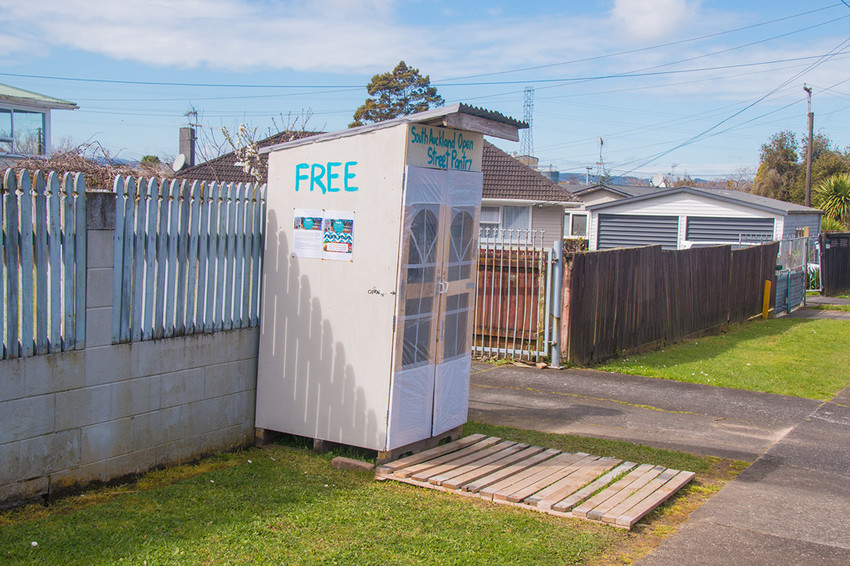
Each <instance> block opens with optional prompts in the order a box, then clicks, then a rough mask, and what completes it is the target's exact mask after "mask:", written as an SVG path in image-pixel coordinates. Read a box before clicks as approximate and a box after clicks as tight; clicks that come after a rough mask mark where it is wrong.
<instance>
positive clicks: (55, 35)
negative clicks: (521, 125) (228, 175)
mask: <svg viewBox="0 0 850 566" xmlns="http://www.w3.org/2000/svg"><path fill="white" fill-rule="evenodd" d="M0 22H2V23H3V25H2V26H0V82H2V83H6V84H10V85H13V86H16V87H19V88H23V89H27V90H32V91H35V92H39V93H42V94H47V95H50V96H54V97H58V98H62V99H65V100H70V101H73V102H75V103H76V104H78V105H79V107H80V108H79V109H78V110H73V111H65V110H58V111H54V112H53V113H52V124H53V144H54V145H60V144H73V145H78V144H83V143H91V142H97V143H99V144H100V145H102V146H103V147H104V148H106V149H107V150H108V151H109V152H110V154H112V155H113V156H118V157H122V158H127V159H140V158H141V157H142V156H143V155H148V154H150V155H157V156H160V157H161V158H163V159H167V160H171V159H173V158H174V156H175V155H176V154H177V153H178V139H179V136H178V130H179V128H180V127H181V126H185V125H187V124H188V123H189V122H194V123H198V124H201V127H200V128H199V129H200V131H201V133H200V134H199V138H200V140H201V142H202V144H203V147H201V148H200V150H201V151H202V152H205V153H207V154H211V153H213V152H214V151H215V149H214V147H215V145H216V144H217V143H221V142H223V139H222V137H221V127H222V126H225V127H227V128H229V129H230V130H231V131H233V130H235V129H236V128H238V126H239V125H240V124H245V125H247V126H249V127H250V128H257V131H258V133H259V134H260V137H264V135H265V134H267V133H269V131H270V129H272V130H274V128H276V127H277V126H280V125H281V124H284V125H285V124H287V123H289V122H291V120H292V119H293V118H294V117H303V116H305V115H306V116H309V118H308V119H307V124H306V127H307V129H310V130H321V131H334V130H339V129H343V128H345V127H347V125H348V123H349V122H351V120H352V114H353V112H354V110H355V109H356V108H357V107H358V106H359V105H360V104H362V103H363V101H364V99H365V98H366V96H367V92H366V89H365V85H366V84H367V83H368V82H369V80H370V78H371V77H372V76H373V75H374V74H376V73H383V72H387V71H390V70H391V69H392V68H393V67H394V66H395V65H396V64H397V63H398V62H399V61H400V60H404V61H405V62H406V63H407V64H408V65H409V66H412V67H415V68H418V69H419V70H420V72H421V73H422V74H424V75H428V76H429V77H430V80H431V84H432V85H434V86H436V87H437V90H438V92H439V93H440V94H441V95H442V96H443V98H444V99H445V101H446V103H454V102H465V103H468V104H472V105H475V106H480V107H483V108H487V109H490V110H495V111H498V112H501V113H503V114H506V115H508V116H511V117H514V118H518V119H524V118H525V116H526V108H525V101H526V89H529V88H532V89H533V113H531V123H532V128H531V134H530V135H531V143H532V147H533V153H534V155H536V156H537V157H538V158H539V159H540V166H541V168H547V169H548V168H550V167H551V168H553V169H557V170H559V171H561V172H562V173H581V174H584V173H586V172H587V168H588V167H589V168H591V173H595V172H596V171H597V170H598V163H599V161H600V150H601V158H602V162H603V163H604V167H605V169H606V170H607V171H608V172H609V173H610V174H611V175H612V176H615V177H616V176H624V175H637V176H643V177H652V176H654V175H656V174H664V175H670V174H672V175H674V176H684V175H689V176H691V177H692V178H698V177H699V178H717V179H723V178H726V177H729V176H737V175H741V174H742V173H747V172H749V173H754V172H755V169H756V168H757V166H758V162H759V150H760V147H761V145H762V144H763V143H765V142H767V141H768V139H769V138H770V136H771V135H773V134H775V133H777V132H779V131H781V130H791V131H793V132H794V133H795V134H796V135H797V137H798V138H802V137H803V136H804V135H805V133H806V128H807V126H806V123H807V122H806V113H807V100H806V92H804V90H803V86H804V84H805V85H808V86H809V87H811V88H812V111H813V112H814V116H815V118H814V120H815V130H816V131H820V132H822V133H824V134H826V135H827V136H828V137H829V138H830V139H831V140H832V142H833V143H834V145H835V146H837V147H838V148H840V149H844V148H847V147H848V146H850V0H841V1H833V0H813V1H811V2H790V1H786V0H767V1H760V0H756V1H749V2H740V1H731V0H718V1H711V0H703V1H697V0H607V1H603V0H598V1H597V0H582V1H580V2H579V1H574V0H569V1H567V0H565V1H555V0H553V1H540V2H533V1H526V2H516V1H512V2H500V1H496V0H483V1H479V0H468V1H463V0H452V1H442V0H432V1H424V0H421V1H417V0H407V1H393V0H180V1H175V0H124V1H121V2H115V1H114V0H31V1H29V2H21V1H20V0H0ZM191 111H195V112H197V114H196V115H191V114H190V115H188V116H187V113H188V112H191ZM600 139H601V140H602V144H600ZM490 141H492V142H493V143H495V144H496V145H497V146H499V147H500V148H502V149H504V150H505V151H508V152H519V151H520V149H521V144H520V143H517V142H508V141H504V140H498V139H491V140H490Z"/></svg>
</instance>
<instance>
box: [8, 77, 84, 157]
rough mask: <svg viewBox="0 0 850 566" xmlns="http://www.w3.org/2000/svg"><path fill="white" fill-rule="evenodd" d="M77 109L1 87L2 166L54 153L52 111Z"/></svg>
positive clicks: (24, 91)
mask: <svg viewBox="0 0 850 566" xmlns="http://www.w3.org/2000/svg"><path fill="white" fill-rule="evenodd" d="M77 108H79V106H77V105H76V104H74V103H73V102H68V101H67V100H61V99H59V98H54V97H52V96H47V95H44V94H38V93H37V92H30V91H28V90H23V89H20V88H16V87H13V86H9V85H5V84H0V166H2V167H8V166H11V165H13V164H14V162H15V161H17V160H18V159H22V158H24V157H29V156H32V155H45V154H47V153H50V111H51V110H76V109H77Z"/></svg>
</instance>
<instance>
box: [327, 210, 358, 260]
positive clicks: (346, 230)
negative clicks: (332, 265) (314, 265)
mask: <svg viewBox="0 0 850 566" xmlns="http://www.w3.org/2000/svg"><path fill="white" fill-rule="evenodd" d="M322 229H323V236H322V259H333V260H338V261H352V257H353V252H354V212H353V211H342V210H326V211H325V214H324V223H323V228H322Z"/></svg>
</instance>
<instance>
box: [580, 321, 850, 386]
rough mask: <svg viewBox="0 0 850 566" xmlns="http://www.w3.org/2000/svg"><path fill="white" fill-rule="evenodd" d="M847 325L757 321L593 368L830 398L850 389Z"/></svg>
mask: <svg viewBox="0 0 850 566" xmlns="http://www.w3.org/2000/svg"><path fill="white" fill-rule="evenodd" d="M848 367H850V323H848V322H847V321H843V320H802V319H790V318H779V319H770V320H759V321H755V322H750V323H747V324H742V325H738V326H735V327H733V328H731V329H729V330H728V331H727V332H725V333H723V334H720V335H718V336H707V337H703V338H699V339H695V340H689V341H685V342H680V343H678V344H673V345H671V346H667V347H665V348H663V349H662V350H657V351H653V352H648V353H645V354H640V355H627V356H624V357H622V358H619V359H616V360H612V361H609V362H607V363H604V364H602V365H599V366H597V367H596V369H600V370H604V371H611V372H618V373H628V374H634V375H645V376H649V377H659V378H663V379H672V380H676V381H686V382H690V383H701V384H708V385H717V386H720V387H732V388H737V389H747V390H750V391H763V392H766V393H778V394H782V395H793V396H796V397H807V398H810V399H822V400H825V399H830V398H832V397H833V396H834V395H835V394H836V393H837V392H838V391H840V390H841V389H843V388H844V387H846V386H848V385H850V371H848V369H847V368H848Z"/></svg>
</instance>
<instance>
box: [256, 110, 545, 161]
mask: <svg viewBox="0 0 850 566" xmlns="http://www.w3.org/2000/svg"><path fill="white" fill-rule="evenodd" d="M455 116H457V117H460V116H467V117H468V118H467V119H466V121H465V122H466V123H458V120H456V119H452V117H455ZM460 122H464V120H463V119H461V120H460ZM487 123H490V125H491V126H494V127H490V128H487V127H486V126H487ZM400 124H426V125H431V126H444V127H455V128H458V129H468V130H470V131H474V132H478V133H481V134H485V135H490V136H496V137H501V138H504V139H510V140H513V141H517V140H518V139H519V134H518V133H517V130H518V129H521V128H528V124H526V123H525V122H520V121H519V120H514V119H513V118H510V117H508V116H504V115H502V114H500V113H498V112H493V111H491V110H485V109H483V108H477V107H475V106H469V105H468V104H464V103H462V102H456V103H455V104H450V105H449V106H440V107H439V108H433V109H431V110H426V111H424V112H417V113H415V114H409V115H407V116H400V117H398V118H393V119H392V120H386V121H384V122H378V123H376V124H367V125H365V126H358V127H356V128H348V129H346V130H338V131H336V132H328V133H325V134H318V135H316V136H309V137H306V138H302V139H300V140H292V141H288V142H284V143H279V144H275V145H270V146H266V147H263V148H260V153H271V152H272V151H276V150H278V149H281V148H284V147H287V148H289V147H298V146H302V145H308V144H313V143H318V142H322V141H327V140H334V139H340V138H347V137H350V136H356V135H358V134H365V133H368V132H374V131H377V130H383V129H385V128H392V127H395V126H398V125H400ZM464 126H466V127H464ZM482 130H487V131H482ZM514 138H516V139H514Z"/></svg>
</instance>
